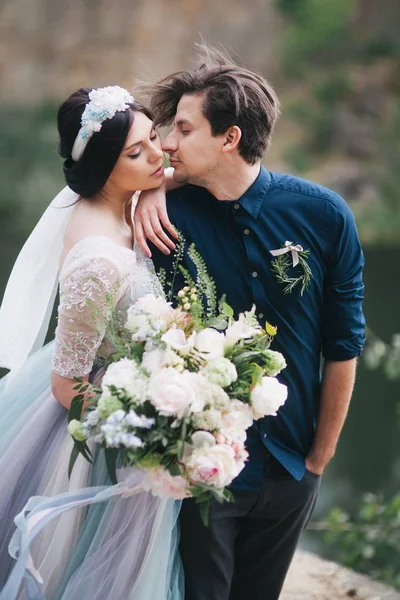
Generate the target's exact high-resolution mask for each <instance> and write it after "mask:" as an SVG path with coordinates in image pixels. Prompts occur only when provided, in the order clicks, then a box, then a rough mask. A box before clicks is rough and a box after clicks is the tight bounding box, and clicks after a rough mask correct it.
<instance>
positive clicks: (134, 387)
mask: <svg viewBox="0 0 400 600" xmlns="http://www.w3.org/2000/svg"><path fill="white" fill-rule="evenodd" d="M111 386H115V387H116V388H117V389H119V390H122V391H123V392H125V394H127V396H129V397H130V398H132V399H133V400H136V401H137V402H138V403H142V402H144V400H145V396H146V388H147V379H146V378H145V377H144V375H143V373H142V372H141V371H140V369H139V367H138V366H137V364H136V362H135V361H134V360H130V359H129V358H121V359H120V360H118V361H117V362H115V363H112V364H111V365H110V366H109V367H108V368H107V371H106V372H105V374H104V377H103V381H102V382H101V388H102V390H103V392H105V393H106V394H107V393H108V392H110V387H111Z"/></svg>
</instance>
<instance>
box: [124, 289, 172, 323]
mask: <svg viewBox="0 0 400 600" xmlns="http://www.w3.org/2000/svg"><path fill="white" fill-rule="evenodd" d="M131 308H132V312H145V313H147V314H148V315H150V316H151V317H153V318H156V319H159V318H161V319H169V318H170V317H171V316H172V315H173V314H174V309H173V308H172V306H171V302H167V301H166V300H165V298H162V297H161V296H158V297H156V296H154V294H146V295H145V296H142V297H141V298H139V300H136V302H135V304H134V305H133V306H132V307H131Z"/></svg>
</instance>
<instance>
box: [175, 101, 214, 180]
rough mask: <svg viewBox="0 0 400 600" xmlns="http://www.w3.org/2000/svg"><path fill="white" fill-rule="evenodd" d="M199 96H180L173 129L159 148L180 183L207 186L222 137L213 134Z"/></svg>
mask: <svg viewBox="0 0 400 600" xmlns="http://www.w3.org/2000/svg"><path fill="white" fill-rule="evenodd" d="M202 105H203V95H185V96H182V98H181V100H180V102H179V104H178V107H177V111H176V116H175V121H174V128H173V130H172V131H171V133H170V134H169V135H168V136H167V137H166V139H165V141H164V144H163V150H164V151H165V152H167V153H168V154H169V157H170V163H171V167H174V168H175V172H174V178H175V180H176V181H179V182H180V183H193V184H196V185H201V186H207V183H209V182H210V181H211V180H212V179H213V174H214V173H215V172H216V170H217V169H218V165H219V162H220V160H221V156H222V154H221V148H222V147H223V144H224V136H213V135H212V132H211V126H210V123H209V121H208V120H207V119H206V118H205V116H204V114H203V110H202Z"/></svg>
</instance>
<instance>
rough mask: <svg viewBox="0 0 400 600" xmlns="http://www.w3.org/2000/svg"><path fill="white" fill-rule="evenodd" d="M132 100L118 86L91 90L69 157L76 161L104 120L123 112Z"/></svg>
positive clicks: (127, 93) (128, 94) (126, 92)
mask: <svg viewBox="0 0 400 600" xmlns="http://www.w3.org/2000/svg"><path fill="white" fill-rule="evenodd" d="M133 101H134V98H133V97H132V96H131V95H130V93H129V92H128V91H127V90H124V88H121V87H119V86H118V85H113V86H108V87H104V88H98V89H96V90H92V91H91V92H90V93H89V102H88V103H87V105H86V107H85V110H84V111H83V114H82V118H81V128H80V130H79V133H78V135H77V137H76V140H75V142H74V146H73V148H72V152H71V157H72V159H73V160H74V161H78V160H79V159H80V157H81V156H82V154H83V152H84V150H85V148H86V145H87V143H88V141H89V140H90V138H91V137H92V135H93V134H94V133H95V132H97V131H100V129H101V127H102V125H103V123H104V121H105V120H106V119H112V118H113V116H114V115H115V113H116V112H120V111H125V110H127V109H128V108H129V105H130V104H132V102H133Z"/></svg>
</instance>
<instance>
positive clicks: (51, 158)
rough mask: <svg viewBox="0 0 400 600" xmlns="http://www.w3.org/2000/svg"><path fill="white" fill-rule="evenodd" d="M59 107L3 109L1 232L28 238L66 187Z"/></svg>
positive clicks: (0, 109)
mask: <svg viewBox="0 0 400 600" xmlns="http://www.w3.org/2000/svg"><path fill="white" fill-rule="evenodd" d="M56 113H57V108H56V107H55V106H54V105H44V106H38V107H32V108H29V107H25V106H24V107H22V106H21V107H4V106H3V107H0V131H1V136H0V180H1V190H0V223H1V225H0V231H1V232H2V233H4V232H5V231H7V232H11V231H13V232H15V234H21V235H26V234H27V233H29V231H30V230H31V229H32V228H33V226H34V225H35V223H36V222H37V219H38V216H40V214H41V212H43V209H44V208H45V207H46V206H47V205H48V204H49V203H50V201H51V200H52V199H53V197H54V196H55V194H56V193H57V192H58V191H59V190H60V189H61V188H62V187H63V185H64V182H63V177H62V169H61V166H62V163H61V159H60V157H59V156H58V153H57V143H58V140H57V129H56Z"/></svg>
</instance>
